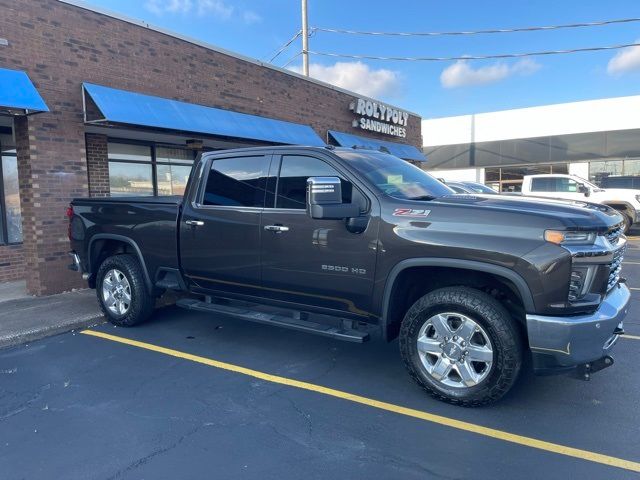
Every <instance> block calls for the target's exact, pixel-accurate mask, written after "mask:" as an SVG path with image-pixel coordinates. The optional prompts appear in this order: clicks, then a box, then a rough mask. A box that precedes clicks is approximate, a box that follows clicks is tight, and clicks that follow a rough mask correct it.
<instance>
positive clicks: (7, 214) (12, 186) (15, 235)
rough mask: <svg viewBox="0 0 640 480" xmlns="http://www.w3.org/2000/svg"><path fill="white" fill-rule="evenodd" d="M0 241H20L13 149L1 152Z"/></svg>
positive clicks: (20, 227)
mask: <svg viewBox="0 0 640 480" xmlns="http://www.w3.org/2000/svg"><path fill="white" fill-rule="evenodd" d="M1 177H2V192H1V193H2V202H0V205H1V206H2V208H0V210H1V212H0V213H2V219H1V220H0V228H1V230H0V232H2V233H1V234H0V243H20V242H22V212H21V210H20V190H19V185H18V160H17V158H16V155H15V150H14V151H7V152H3V153H2V175H1Z"/></svg>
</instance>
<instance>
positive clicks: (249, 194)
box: [203, 155, 269, 207]
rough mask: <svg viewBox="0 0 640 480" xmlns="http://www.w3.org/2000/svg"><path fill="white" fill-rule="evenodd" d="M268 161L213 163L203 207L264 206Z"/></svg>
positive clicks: (241, 159) (239, 159) (246, 159)
mask: <svg viewBox="0 0 640 480" xmlns="http://www.w3.org/2000/svg"><path fill="white" fill-rule="evenodd" d="M268 169H269V164H268V160H267V158H266V157H265V156H263V155H260V156H255V157H235V158H223V159H220V160H214V161H213V164H212V166H211V172H209V176H208V178H207V185H206V187H205V192H204V198H203V203H204V205H224V206H231V207H262V206H264V195H265V186H266V181H267V171H268Z"/></svg>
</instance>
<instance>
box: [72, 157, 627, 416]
mask: <svg viewBox="0 0 640 480" xmlns="http://www.w3.org/2000/svg"><path fill="white" fill-rule="evenodd" d="M67 215H68V216H69V219H70V222H69V237H70V241H71V248H72V251H71V252H70V254H71V256H72V258H73V263H72V264H71V265H70V268H71V269H73V270H77V271H79V272H81V273H82V275H83V277H84V278H85V279H86V280H87V281H88V283H89V286H90V287H91V288H95V289H96V291H97V297H98V301H99V303H100V306H101V308H102V310H103V311H104V314H105V315H106V317H107V318H108V319H109V320H110V321H111V322H112V323H114V324H115V325H119V326H132V325H135V324H137V323H139V322H142V321H144V320H146V319H147V318H148V317H150V315H151V314H152V311H153V307H154V301H155V299H156V298H157V297H158V296H160V295H162V294H163V292H165V291H167V290H172V291H177V292H182V294H180V295H179V296H180V297H182V298H180V299H179V300H178V302H177V304H178V305H179V306H181V307H184V308H188V309H192V310H198V311H205V312H212V313H215V314H224V315H228V316H231V317H234V318H237V319H243V320H248V321H252V322H259V323H263V324H269V325H277V326H280V327H286V328H292V329H296V330H300V331H305V332H311V333H316V334H320V335H325V336H329V337H332V338H336V339H342V340H349V341H355V342H362V341H364V340H366V339H367V338H368V336H369V333H372V332H380V334H381V336H382V338H384V339H386V340H388V341H391V340H393V339H396V338H399V342H398V343H399V349H400V354H401V357H402V359H403V361H404V363H405V365H406V368H407V369H408V371H409V374H410V375H411V376H412V377H413V378H414V379H415V380H416V381H417V382H418V384H420V385H421V386H422V387H423V388H424V389H425V390H426V391H427V392H428V393H430V394H431V395H433V396H434V397H436V398H438V399H440V400H443V401H447V402H450V403H454V404H457V405H464V406H478V405H485V404H489V403H491V402H494V401H496V400H498V399H499V398H501V397H502V396H503V395H504V394H505V393H506V392H507V391H509V389H510V388H511V387H512V386H513V384H514V382H515V381H516V379H517V378H518V375H519V373H520V371H521V368H522V365H523V361H525V359H526V358H527V357H529V356H530V357H531V358H532V362H531V365H532V366H533V368H534V370H535V371H536V372H537V373H539V374H546V373H556V372H571V373H573V374H575V375H577V376H578V377H579V378H582V379H587V380H588V379H589V377H590V375H591V374H592V373H593V372H596V371H598V370H601V369H603V368H605V367H608V366H610V365H611V364H612V363H613V359H612V357H611V356H610V351H611V349H612V347H613V345H614V344H615V343H616V341H617V340H618V338H619V336H620V335H621V334H622V333H623V325H622V322H623V318H624V316H625V314H626V313H627V308H628V307H627V305H628V302H629V296H630V295H629V290H628V289H627V287H626V286H625V285H624V280H623V279H622V278H621V277H620V268H621V263H622V256H623V254H624V250H625V244H626V238H625V236H624V234H623V233H622V230H623V225H624V223H623V219H622V217H621V215H620V214H619V213H618V212H617V211H616V210H614V209H612V208H609V207H606V206H602V205H597V204H591V203H586V202H567V201H552V200H549V201H547V200H543V201H540V200H531V199H527V198H524V197H502V196H499V195H475V194H474V195H456V194H454V193H453V191H452V190H451V189H449V188H448V187H447V186H446V185H444V184H442V183H441V182H439V181H438V180H436V179H435V178H433V177H432V176H430V175H429V174H428V173H426V172H425V171H423V170H421V169H420V168H418V167H416V166H414V165H411V164H410V163H408V162H405V161H404V160H401V159H399V158H397V157H394V156H392V155H389V154H386V153H382V152H377V151H372V150H364V149H355V148H335V147H329V146H327V147H291V146H289V147H263V148H258V147H254V148H250V149H239V150H228V151H221V152H209V153H204V154H202V155H201V156H200V157H199V158H198V160H197V162H196V164H195V165H194V167H193V170H192V172H191V175H190V178H189V181H188V184H187V188H186V192H185V194H184V198H177V197H129V198H126V197H124V198H117V197H114V198H78V199H74V200H73V201H72V203H71V206H70V207H69V209H68V211H67ZM528 363H529V362H528Z"/></svg>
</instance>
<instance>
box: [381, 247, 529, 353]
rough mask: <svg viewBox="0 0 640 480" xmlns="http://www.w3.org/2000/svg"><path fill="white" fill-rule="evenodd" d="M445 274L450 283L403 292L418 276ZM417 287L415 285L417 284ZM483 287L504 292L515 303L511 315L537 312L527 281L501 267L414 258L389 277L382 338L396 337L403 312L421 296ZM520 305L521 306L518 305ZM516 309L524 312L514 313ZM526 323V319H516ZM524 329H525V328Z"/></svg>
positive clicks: (444, 259)
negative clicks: (441, 290) (445, 289)
mask: <svg viewBox="0 0 640 480" xmlns="http://www.w3.org/2000/svg"><path fill="white" fill-rule="evenodd" d="M443 272H444V273H446V274H447V275H448V276H447V278H448V281H445V282H444V283H443V284H439V283H438V282H431V284H432V287H433V288H429V286H428V285H427V286H424V287H423V288H417V289H416V290H415V291H414V292H413V293H412V292H411V291H408V290H407V291H406V292H405V291H404V290H403V289H405V287H409V288H410V287H412V283H411V280H412V279H415V276H419V277H420V278H424V275H425V274H426V273H432V274H442V273H443ZM460 274H464V276H465V278H464V279H463V280H458V277H459V275H460ZM414 283H415V282H414ZM455 285H465V286H480V285H485V286H487V287H497V288H500V289H501V290H502V293H503V294H505V295H506V296H507V297H509V298H508V300H509V301H512V302H513V303H514V305H512V308H511V313H518V314H519V313H522V314H524V313H525V312H531V311H535V307H534V301H533V295H532V294H531V290H530V289H529V286H528V285H527V283H526V281H525V280H524V278H522V276H520V275H519V274H518V273H516V272H514V271H513V270H510V269H508V268H506V267H502V266H500V265H494V264H490V263H484V262H478V261H473V260H461V259H452V258H415V259H408V260H403V261H402V262H399V263H398V264H397V265H396V266H395V267H394V268H393V269H392V270H391V272H390V273H389V276H388V277H387V281H386V283H385V289H384V295H383V304H382V319H381V323H382V325H381V326H382V334H383V336H384V338H385V339H386V340H387V341H391V340H393V339H394V338H396V337H397V335H398V332H399V329H400V322H401V321H402V317H403V316H404V312H405V311H406V309H407V308H409V307H410V306H411V305H412V304H413V302H414V301H415V300H417V298H419V296H421V295H424V294H426V293H428V292H429V291H432V290H435V289H437V288H440V287H445V286H455ZM517 303H519V304H520V306H519V307H518V305H516V304H517ZM514 308H516V309H521V310H522V312H514V311H513V310H514ZM517 316H518V318H519V319H520V317H522V318H521V320H522V322H524V315H517ZM523 328H524V325H523Z"/></svg>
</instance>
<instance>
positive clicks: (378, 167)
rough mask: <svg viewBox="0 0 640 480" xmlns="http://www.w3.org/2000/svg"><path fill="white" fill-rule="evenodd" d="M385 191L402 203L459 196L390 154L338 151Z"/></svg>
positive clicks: (340, 155)
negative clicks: (452, 195) (404, 201)
mask: <svg viewBox="0 0 640 480" xmlns="http://www.w3.org/2000/svg"><path fill="white" fill-rule="evenodd" d="M335 153H336V154H337V155H338V156H339V157H340V158H342V159H344V160H346V161H347V162H348V163H349V165H351V166H352V167H353V168H355V169H356V170H357V171H358V172H359V173H360V174H361V175H362V176H364V177H365V178H366V179H367V180H369V182H370V183H372V184H373V185H375V186H376V188H378V189H379V190H380V191H381V192H383V193H385V194H387V195H389V196H391V197H395V198H400V199H402V200H432V199H434V198H437V197H442V196H445V195H451V194H453V193H455V192H454V191H453V190H451V189H450V188H449V187H447V186H446V185H445V184H443V183H442V182H440V181H439V180H437V179H435V178H433V177H432V176H431V175H429V174H428V173H427V172H425V171H424V170H421V169H420V168H418V167H416V166H415V165H412V164H410V163H409V162H406V161H404V160H401V159H399V158H398V157H395V156H393V155H389V154H387V153H379V152H374V151H366V152H365V151H358V150H337V149H336V150H335Z"/></svg>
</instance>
